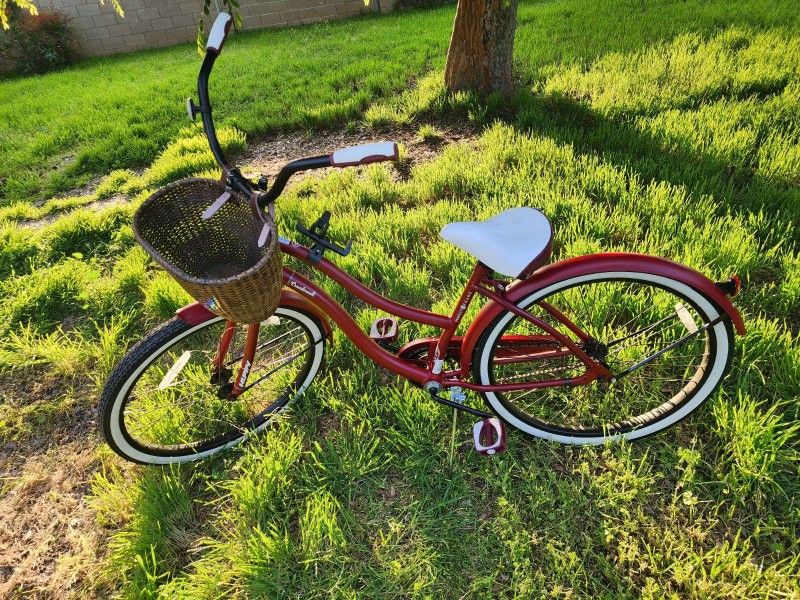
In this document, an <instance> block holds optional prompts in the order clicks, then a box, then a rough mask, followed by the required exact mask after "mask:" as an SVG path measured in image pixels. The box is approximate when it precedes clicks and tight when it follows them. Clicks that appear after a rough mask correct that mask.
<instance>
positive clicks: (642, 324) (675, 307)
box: [472, 272, 733, 444]
mask: <svg viewBox="0 0 800 600" xmlns="http://www.w3.org/2000/svg"><path fill="white" fill-rule="evenodd" d="M517 306H519V307H520V308H524V309H525V310H526V311H528V312H529V313H530V314H532V315H535V316H537V317H539V318H541V319H542V320H544V321H545V322H546V323H548V324H549V325H551V326H553V327H554V328H555V329H557V330H558V331H559V332H560V333H563V334H564V335H567V336H568V337H569V338H570V339H571V340H573V341H574V342H575V343H576V344H577V345H578V346H580V347H581V348H582V349H583V350H584V352H586V353H587V354H589V355H590V356H592V357H593V358H594V359H596V360H598V361H599V362H601V363H603V364H604V365H606V366H607V367H608V368H609V370H610V371H611V372H612V374H613V375H614V376H615V378H616V380H614V381H600V380H595V381H593V382H592V383H590V384H586V385H569V383H568V382H569V380H574V379H576V378H578V377H580V376H581V375H583V374H584V373H586V371H587V367H586V366H585V365H584V363H583V362H581V361H580V360H579V359H578V358H577V357H575V356H574V355H573V354H572V353H570V352H569V351H568V350H567V349H566V348H565V347H563V346H562V345H561V343H560V342H557V341H556V340H555V339H554V338H552V337H550V336H548V335H546V334H544V332H543V331H542V330H540V329H538V328H537V327H536V326H535V325H533V324H532V323H531V322H530V321H528V320H526V319H524V318H522V317H520V316H518V315H515V314H513V313H511V312H505V313H502V314H500V315H499V316H498V317H497V318H496V319H495V320H494V321H493V322H492V323H491V324H490V325H489V326H488V327H487V328H486V330H485V331H484V333H483V334H482V336H481V339H480V340H479V342H478V344H477V345H476V348H475V351H474V354H473V357H472V364H473V377H474V379H475V381H477V382H479V383H481V384H484V385H494V384H504V383H522V382H525V383H530V382H543V381H552V380H560V381H563V382H564V384H563V385H560V386H558V387H543V388H535V389H528V390H520V391H506V392H485V393H484V398H485V399H486V401H487V402H488V403H489V405H490V406H491V407H492V408H493V409H494V411H495V412H496V413H497V414H498V415H499V416H500V417H502V418H503V419H504V420H505V421H506V422H508V423H509V424H510V425H512V426H514V427H516V428H518V429H520V430H522V431H524V432H525V433H528V434H530V435H533V436H537V437H542V438H546V439H550V440H554V441H558V442H562V443H567V444H602V443H604V442H606V441H608V440H617V439H620V438H627V439H636V438H641V437H644V436H647V435H651V434H653V433H656V432H657V431H660V430H662V429H664V428H666V427H669V426H670V425H673V424H674V423H677V422H678V421H680V420H681V419H683V418H684V417H686V416H687V415H689V414H690V413H691V412H692V411H693V410H695V409H696V408H697V407H698V406H700V404H702V402H703V401H704V400H706V399H707V398H708V397H709V396H710V395H711V394H712V393H713V392H714V391H715V390H716V389H717V387H718V386H719V385H720V382H721V380H722V378H723V376H724V374H725V371H726V369H727V367H728V364H729V362H730V359H731V356H732V352H733V332H732V330H731V327H730V324H729V323H728V322H727V320H726V319H724V318H721V313H720V309H719V308H718V307H717V306H716V304H715V303H714V302H713V301H712V300H710V299H709V298H708V297H706V296H705V295H704V294H702V293H701V292H699V291H697V290H696V289H693V288H691V287H689V286H687V285H686V284H684V283H682V282H679V281H676V280H674V279H670V278H667V277H662V276H657V275H650V274H644V273H633V272H622V273H620V272H613V273H611V272H610V273H594V274H590V275H584V276H580V277H574V278H570V279H567V280H564V281H561V282H558V283H555V284H552V285H550V286H548V287H547V288H545V289H542V290H539V291H536V292H534V293H532V294H531V295H530V296H528V297H526V298H523V299H522V300H520V301H519V302H518V304H517ZM552 309H556V310H557V311H558V313H560V314H561V315H563V317H562V316H559V317H557V316H555V314H554V312H553V310H552ZM566 322H570V323H572V324H574V325H576V326H577V328H578V329H579V330H580V331H581V332H582V333H583V334H584V335H583V336H581V335H579V334H578V333H577V332H575V331H573V330H572V329H571V328H570V327H568V326H567V325H565V323H566ZM585 334H588V337H587V336H586V335H585Z"/></svg>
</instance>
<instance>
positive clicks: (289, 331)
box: [100, 13, 745, 464]
mask: <svg viewBox="0 0 800 600" xmlns="http://www.w3.org/2000/svg"><path fill="white" fill-rule="evenodd" d="M229 27H230V16H229V15H227V14H226V13H221V14H220V15H219V16H218V18H217V19H216V21H215V23H214V25H213V27H212V30H211V33H210V36H209V41H208V44H207V48H206V55H205V58H204V60H203V63H202V66H201V69H200V73H199V76H198V95H199V98H200V104H199V106H195V104H194V102H193V101H192V100H191V99H189V100H188V101H187V110H188V113H189V116H190V118H192V119H194V117H195V116H196V115H197V114H200V115H201V117H202V122H203V127H204V130H205V134H206V136H207V138H208V142H209V146H210V148H211V151H212V153H213V155H214V157H215V158H216V160H217V162H218V163H219V164H220V166H221V167H222V169H223V172H224V173H225V181H226V185H227V187H228V189H230V190H232V191H233V190H235V191H238V192H240V193H242V194H245V195H248V196H252V197H254V198H256V199H257V204H258V207H259V209H260V210H266V209H274V205H275V202H276V200H277V199H278V197H279V196H280V194H281V192H282V191H283V189H284V187H285V186H286V183H287V181H288V180H289V178H290V177H291V175H292V174H294V173H296V172H298V171H303V170H309V169H318V168H325V167H347V166H355V165H364V164H369V163H373V162H379V161H387V160H396V159H397V158H398V152H397V145H396V144H395V143H393V142H382V143H377V144H366V145H362V146H355V147H350V148H344V149H340V150H337V151H335V152H333V153H332V154H330V155H323V156H316V157H310V158H304V159H300V160H295V161H292V162H290V163H288V164H287V165H285V166H284V167H283V168H282V169H281V170H280V172H279V173H278V175H277V176H276V178H275V180H274V182H273V183H272V185H271V186H267V182H266V180H265V179H264V178H262V179H261V180H260V181H259V182H258V183H256V184H254V183H253V182H251V181H249V180H248V179H246V178H245V177H244V176H242V174H241V172H240V171H239V169H237V168H236V167H235V166H232V165H231V164H230V163H229V162H228V161H227V159H226V158H225V156H224V155H223V152H222V149H221V148H220V145H219V143H218V141H217V137H216V133H215V129H214V123H213V120H212V116H211V103H210V100H209V95H208V78H209V74H210V72H211V69H212V67H213V65H214V62H215V60H216V59H217V57H218V56H219V54H220V52H221V50H222V46H223V44H224V41H225V38H226V35H227V33H228V29H229ZM329 219H330V213H328V212H327V211H326V212H325V213H323V215H322V216H321V217H320V219H318V220H317V222H316V223H314V224H313V225H312V226H311V227H304V226H302V225H298V231H300V232H301V233H302V234H303V235H304V236H305V237H307V238H309V239H310V240H311V241H312V242H313V244H312V245H311V247H307V246H304V245H302V244H299V243H297V242H294V241H291V240H289V239H286V238H283V237H281V238H279V245H280V250H281V251H282V252H283V253H284V255H286V256H290V257H293V258H294V259H297V260H299V261H301V262H302V263H304V264H305V265H307V266H309V267H311V268H312V269H313V270H315V271H317V272H321V273H322V274H324V275H326V276H327V277H329V278H331V279H332V280H333V281H334V282H336V283H337V284H339V285H340V286H342V287H343V288H345V289H346V290H347V291H348V292H350V293H351V294H352V295H353V296H355V297H357V298H359V299H360V300H362V301H364V302H365V303H367V304H368V305H370V306H372V307H374V308H377V309H379V310H380V311H383V312H385V313H388V314H390V315H393V317H398V318H400V319H405V320H408V321H413V322H416V323H419V324H423V325H428V326H431V327H434V328H437V329H439V330H441V333H440V335H439V336H438V337H430V338H422V339H417V340H414V341H411V342H409V343H407V344H405V345H404V346H402V347H401V348H395V347H393V344H394V342H395V340H396V338H397V328H398V322H397V320H396V319H395V318H393V317H385V318H381V319H378V320H377V321H376V322H375V323H374V324H373V326H372V328H371V331H370V333H369V334H368V333H366V332H365V331H363V330H362V329H361V328H360V327H359V326H358V325H357V324H356V322H355V320H354V319H353V317H352V316H350V315H349V314H348V312H347V311H346V310H345V309H344V308H343V307H342V306H341V305H339V304H338V303H337V302H336V301H335V300H333V299H332V298H331V297H330V296H329V295H328V294H326V293H325V292H324V291H323V290H322V289H321V288H320V287H318V286H317V285H316V284H315V283H314V282H313V281H311V280H310V279H308V278H307V277H304V276H303V275H301V274H300V273H298V272H297V271H295V270H292V269H290V268H287V267H284V268H283V283H284V287H283V289H282V291H281V296H280V305H279V307H278V309H277V311H276V312H275V314H274V315H273V316H272V317H270V318H268V319H267V320H266V321H264V322H262V323H250V324H238V323H234V322H232V321H226V320H225V319H223V318H222V317H219V316H217V315H216V314H214V313H213V312H211V311H210V310H209V309H208V308H206V307H205V306H204V305H203V304H200V303H194V304H191V305H189V306H186V307H184V308H181V309H180V310H178V311H177V313H176V315H175V317H174V318H172V319H171V320H169V321H167V322H166V323H164V324H162V325H161V326H159V327H157V328H156V329H154V330H153V331H151V332H150V333H149V334H147V335H146V336H145V337H144V338H143V339H142V340H141V341H140V342H139V343H137V344H136V345H135V346H134V347H133V348H132V349H131V350H130V351H129V352H128V353H127V354H126V355H125V356H124V358H123V359H122V360H121V361H120V362H119V363H118V364H117V365H116V367H115V368H114V370H113V372H112V373H111V375H110V376H109V379H108V381H107V383H106V385H105V387H104V390H103V392H102V398H101V403H100V413H101V419H100V420H101V423H102V428H103V433H104V436H105V439H106V440H107V441H108V443H109V445H110V446H111V447H112V448H113V449H114V450H115V451H116V452H117V453H118V454H119V455H121V456H122V457H124V458H126V459H128V460H131V461H133V462H138V463H145V464H167V463H173V462H185V461H191V460H196V459H200V458H204V457H207V456H209V455H211V454H214V453H216V452H218V451H220V450H223V449H225V448H229V447H231V446H233V445H235V444H237V443H239V442H240V441H241V440H242V439H244V438H245V437H246V436H247V435H248V433H250V432H255V431H259V430H261V429H263V428H264V427H266V426H268V425H269V424H270V423H271V422H273V420H274V418H275V417H276V416H277V415H278V414H280V413H281V412H282V411H283V410H284V409H285V408H286V407H287V405H288V404H289V403H290V402H291V401H292V400H294V399H296V398H297V397H299V396H300V395H301V394H303V392H304V391H305V390H306V389H307V388H308V386H309V385H311V383H312V381H313V380H314V378H315V377H316V376H317V374H318V373H319V372H320V368H321V365H322V362H323V357H324V354H325V350H326V347H327V344H328V343H329V340H330V337H331V331H332V325H331V321H333V322H334V323H336V324H337V325H338V326H339V327H340V328H341V330H342V332H343V333H344V334H345V335H346V336H347V337H348V338H349V339H350V340H351V342H352V343H354V344H355V346H356V347H357V348H358V349H359V350H360V351H361V352H363V353H364V354H365V355H366V356H368V357H369V358H370V359H371V360H372V361H373V362H375V363H376V364H378V365H379V366H381V367H383V368H385V369H387V370H389V371H391V372H392V373H395V374H396V375H398V376H400V377H403V378H405V379H408V380H410V381H411V382H413V383H414V384H416V385H418V386H419V387H421V388H422V389H424V390H425V391H426V392H427V393H428V394H430V397H431V398H432V399H433V400H435V401H437V402H440V403H442V404H444V405H446V406H449V407H452V408H454V409H458V410H461V411H465V412H468V413H471V414H473V415H476V416H478V417H481V419H482V420H481V421H479V422H478V423H476V424H475V427H474V430H473V433H474V437H475V444H476V448H477V449H478V450H479V451H480V452H482V453H484V454H491V453H494V452H497V451H500V450H502V449H503V447H504V444H505V425H510V426H512V427H513V428H515V429H518V430H520V431H522V432H523V433H526V434H528V435H531V436H534V437H540V438H545V439H548V440H552V441H556V442H561V443H567V444H602V443H605V442H607V441H615V440H619V439H628V440H634V439H638V438H643V437H645V436H649V435H652V434H654V433H656V432H658V431H661V430H663V429H665V428H667V427H670V426H672V425H674V424H675V423H677V422H679V421H681V420H682V419H684V418H685V417H687V416H688V415H689V414H690V413H692V412H693V411H694V410H695V409H697V408H698V407H699V406H700V405H701V404H702V403H703V402H704V401H705V400H706V399H707V398H708V397H709V396H710V395H711V394H712V393H714V391H716V390H717V389H718V387H719V386H720V385H721V382H722V379H723V376H724V374H725V372H726V371H727V369H728V366H729V364H730V362H731V357H732V354H733V348H734V331H735V332H736V333H738V334H740V335H743V334H744V333H745V329H744V323H743V320H742V317H741V315H740V314H739V312H738V311H737V310H736V308H734V306H733V304H732V303H731V301H730V299H729V297H730V296H735V295H736V293H738V291H739V289H740V283H739V280H738V278H736V277H735V276H733V277H731V278H730V279H729V280H728V281H724V282H718V283H714V282H713V281H711V280H710V279H708V278H706V277H705V276H704V275H701V274H700V273H698V272H696V271H694V270H692V269H690V268H688V267H685V266H682V265H679V264H677V263H674V262H671V261H669V260H666V259H663V258H658V257H653V256H647V255H643V254H635V253H601V254H594V255H587V256H580V257H576V258H570V259H565V260H562V261H560V262H556V263H550V264H548V262H549V259H550V254H551V247H552V239H553V236H552V234H553V230H552V226H551V224H550V222H549V220H548V219H547V218H546V217H545V216H544V215H543V214H542V213H541V212H539V211H538V210H536V209H534V208H528V207H519V208H513V209H510V210H508V211H505V212H502V213H500V214H499V215H496V216H495V217H493V218H491V219H489V220H488V221H484V222H462V223H449V224H447V225H445V226H444V228H443V229H442V232H441V235H442V237H443V238H444V239H445V240H447V241H449V242H451V243H453V244H455V245H456V246H457V247H459V248H461V249H462V250H465V251H466V252H467V253H469V254H470V255H471V256H472V257H474V258H475V259H476V264H475V266H474V268H473V270H472V273H471V275H470V277H469V280H468V281H467V282H466V284H465V286H464V290H463V292H462V294H461V296H460V298H459V300H458V302H457V303H456V305H455V307H454V309H453V311H452V312H451V313H450V314H449V315H445V314H436V313H432V312H429V311H426V310H422V309H419V308H413V307H410V306H405V305H403V304H400V303H397V302H395V301H393V300H391V299H389V298H386V297H384V296H381V295H380V294H378V293H377V292H375V291H374V290H372V289H370V288H369V287H367V286H366V285H364V284H363V283H361V282H359V281H358V280H356V279H355V278H353V277H352V276H350V275H349V274H347V273H346V272H344V271H343V270H341V269H339V268H338V267H337V266H336V265H335V264H333V263H332V262H330V261H329V260H328V259H327V258H326V257H325V253H327V252H332V253H335V254H339V255H343V256H344V255H346V254H348V253H349V251H350V245H349V244H348V245H347V246H345V247H342V246H339V245H337V244H336V243H334V242H333V241H331V240H330V239H328V237H327V235H326V231H327V229H328V224H329ZM476 296H481V297H483V298H484V299H485V300H486V303H485V304H484V306H483V307H482V308H481V309H480V311H479V312H478V313H477V316H476V317H475V319H474V320H473V321H472V322H471V323H470V324H469V326H468V327H467V328H466V331H465V332H464V334H463V335H456V330H457V329H458V328H459V326H460V325H461V323H462V320H463V317H464V315H465V313H466V312H467V309H468V307H469V306H470V304H471V303H472V302H473V300H474V299H475V297H476ZM234 371H236V372H235V373H234ZM464 390H471V391H473V392H477V393H478V394H479V395H480V396H482V397H483V399H484V401H485V402H486V404H487V405H488V408H489V409H490V411H491V412H488V411H486V410H482V409H479V408H475V407H473V406H470V405H469V404H468V403H467V402H466V399H465V393H464ZM445 392H449V397H445V396H443V394H444V393H445Z"/></svg>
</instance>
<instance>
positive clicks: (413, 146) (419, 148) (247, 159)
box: [236, 125, 478, 180]
mask: <svg viewBox="0 0 800 600" xmlns="http://www.w3.org/2000/svg"><path fill="white" fill-rule="evenodd" d="M437 129H438V131H439V133H440V134H441V137H439V138H437V139H429V140H427V141H426V140H423V139H422V138H420V137H419V135H418V133H417V130H416V129H406V128H397V129H390V130H386V131H377V132H376V131H373V130H371V129H360V130H356V131H328V132H323V133H313V134H311V133H303V132H300V133H282V134H277V135H274V136H269V137H266V138H263V139H262V140H260V141H258V142H255V143H252V144H251V145H250V146H249V147H248V149H247V150H245V151H244V152H242V153H241V154H240V155H239V156H237V157H236V162H237V163H239V164H240V165H241V166H242V172H243V173H244V174H245V175H247V176H249V177H257V176H258V175H261V174H264V175H268V176H271V177H274V176H275V175H276V174H277V173H278V171H280V169H281V167H282V166H283V165H285V164H286V163H287V162H289V161H291V160H295V159H298V158H306V157H309V156H320V155H324V154H330V153H331V152H333V151H334V150H337V149H339V148H345V147H347V146H356V145H358V144H368V143H370V142H379V141H387V140H390V141H395V142H397V143H399V144H402V145H403V146H405V148H406V155H405V157H404V161H403V163H402V164H401V165H398V168H399V170H401V172H402V171H405V172H406V176H407V172H408V171H410V168H411V167H412V166H414V165H415V164H418V163H423V162H427V161H429V160H432V159H433V158H435V157H436V156H437V155H438V154H440V153H441V152H442V151H443V150H444V149H445V148H446V147H447V146H449V145H451V144H456V143H461V142H471V141H474V140H475V139H477V137H478V132H477V131H476V130H475V129H474V128H471V127H468V126H462V127H454V126H452V125H437ZM308 174H309V172H306V173H298V174H297V175H295V176H294V177H293V180H297V179H299V178H301V177H303V176H306V177H307V176H308Z"/></svg>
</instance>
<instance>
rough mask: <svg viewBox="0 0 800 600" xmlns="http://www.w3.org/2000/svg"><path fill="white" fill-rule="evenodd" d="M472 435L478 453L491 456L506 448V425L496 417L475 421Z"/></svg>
mask: <svg viewBox="0 0 800 600" xmlns="http://www.w3.org/2000/svg"><path fill="white" fill-rule="evenodd" d="M472 437H473V442H474V443H475V451H476V452H477V453H478V454H483V455H484V456H492V455H494V454H498V453H500V452H502V451H503V450H505V449H506V427H505V425H504V424H503V422H502V421H501V420H500V419H498V418H497V417H492V418H490V419H483V420H482V421H478V422H477V423H475V425H473V426H472Z"/></svg>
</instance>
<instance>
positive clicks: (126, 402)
mask: <svg viewBox="0 0 800 600" xmlns="http://www.w3.org/2000/svg"><path fill="white" fill-rule="evenodd" d="M225 328H226V322H225V321H224V320H223V319H221V318H219V317H217V318H214V319H211V320H209V321H206V322H204V323H201V324H199V325H189V324H187V323H185V322H183V321H181V320H180V319H177V318H175V319H172V320H171V321H168V322H167V323H165V324H164V325H162V326H161V327H159V328H157V329H155V330H154V331H152V332H151V333H150V334H148V335H147V337H145V338H144V339H143V340H142V341H141V342H139V343H138V344H137V345H136V346H134V347H133V348H132V349H131V350H130V351H129V352H128V354H126V355H125V357H124V358H123V359H122V361H120V363H119V364H118V365H117V366H116V368H115V369H114V371H113V372H112V374H111V376H110V377H109V380H108V382H107V383H106V385H105V388H104V389H103V394H102V398H101V404H100V413H101V415H100V416H101V423H102V426H103V434H104V437H105V439H106V441H107V442H108V444H109V445H110V446H111V447H112V448H113V449H114V451H115V452H116V453H117V454H119V455H120V456H122V457H123V458H125V459H127V460H130V461H133V462H138V463H146V464H168V463H175V462H186V461H191V460H196V459H199V458H203V457H206V456H209V455H211V454H213V453H215V452H218V451H220V450H223V449H225V448H228V447H230V446H233V445H235V444H237V443H238V442H240V441H241V440H242V439H243V437H244V436H245V435H246V434H247V433H248V432H251V431H258V430H260V429H262V428H263V427H265V426H266V425H268V424H269V423H270V422H271V420H272V419H273V418H274V417H275V416H276V415H277V414H279V413H280V412H281V411H282V410H283V409H284V408H286V406H287V405H288V404H289V402H291V401H292V400H293V399H295V398H297V397H298V396H299V395H300V394H302V393H303V391H304V390H305V389H306V388H307V387H308V386H309V385H310V383H311V381H312V380H313V379H314V377H315V376H316V374H317V373H318V372H319V368H320V366H321V364H322V358H323V354H324V351H325V331H324V330H323V328H322V326H321V324H320V322H319V320H318V319H317V318H316V317H314V316H313V315H311V314H309V313H306V312H303V311H300V310H298V309H296V308H289V307H279V308H278V310H277V311H276V313H275V315H274V316H273V317H270V318H269V319H268V320H267V321H265V322H264V323H262V324H261V329H260V332H259V338H258V344H257V349H256V353H255V356H254V359H253V364H252V366H251V367H250V372H249V378H248V380H247V385H246V387H245V388H244V390H243V392H242V393H241V394H240V395H238V396H236V397H232V396H231V395H230V393H229V392H230V389H231V387H232V382H233V378H234V377H236V376H237V374H238V371H239V364H240V363H241V358H242V353H243V347H244V341H245V333H246V330H247V326H246V325H236V326H235V330H234V335H233V340H232V343H231V344H230V347H229V349H228V351H227V353H226V355H225V357H224V359H223V361H222V362H223V365H224V366H223V369H222V370H221V371H220V370H218V369H215V368H214V357H215V355H216V353H217V346H218V344H219V341H220V338H221V336H222V334H223V332H224V331H225Z"/></svg>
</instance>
